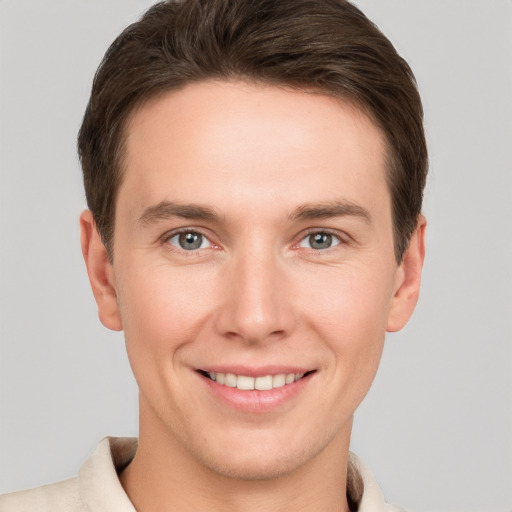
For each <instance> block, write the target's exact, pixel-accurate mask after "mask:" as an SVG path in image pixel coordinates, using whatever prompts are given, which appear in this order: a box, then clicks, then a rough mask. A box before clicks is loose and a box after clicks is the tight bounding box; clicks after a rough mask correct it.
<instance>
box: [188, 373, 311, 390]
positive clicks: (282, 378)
mask: <svg viewBox="0 0 512 512" xmlns="http://www.w3.org/2000/svg"><path fill="white" fill-rule="evenodd" d="M198 372H199V373H200V374H201V375H203V376H204V377H206V378H207V379H210V380H212V381H215V382H216V383H217V384H220V385H221V386H226V387H229V388H237V389H239V390H241V391H252V390H257V391H269V390H271V389H279V388H283V387H285V386H288V385H290V384H293V383H295V382H297V381H299V380H302V379H304V378H305V377H307V376H309V375H311V374H312V373H314V372H315V370H311V371H307V372H304V373H278V374H268V375H260V376H256V377H252V376H250V375H237V374H234V373H222V372H208V371H205V370H198Z"/></svg>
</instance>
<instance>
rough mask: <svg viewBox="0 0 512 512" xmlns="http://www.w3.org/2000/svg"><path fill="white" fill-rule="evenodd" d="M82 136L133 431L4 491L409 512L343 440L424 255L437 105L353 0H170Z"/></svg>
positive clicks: (143, 504) (6, 504)
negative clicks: (130, 378)
mask: <svg viewBox="0 0 512 512" xmlns="http://www.w3.org/2000/svg"><path fill="white" fill-rule="evenodd" d="M79 153H80V158H81V162H82V167H83V172H84V183H85V189H86V195H87V200H88V205H89V208H90V210H87V211H86V212H84V213H83V214H82V216H81V229H82V250H83V254H84V258H85V261H86V264H87V270H88V274H89V278H90V281H91V286H92V290H93V293H94V296H95V298H96V302H97V305H98V312H99V316H100V320H101V321H102V323H103V324H104V325H105V326H107V327H108V328H110V329H114V330H123V331H124V333H125V339H126V346H127V351H128V356H129V359H130V363H131V365H132V369H133V371H134V374H135V377H136V379H137V383H138V386H139V389H140V433H139V440H138V443H137V442H135V441H134V440H126V439H106V440H104V441H102V443H100V445H99V447H98V449H97V450H96V452H95V453H94V454H93V455H92V456H91V458H90V459H89V460H88V461H87V462H86V463H85V464H84V466H83V467H82V469H81V470H80V473H79V477H78V478H77V479H72V480H69V481H66V482H63V483H60V484H54V485H52V486H47V487H43V488H39V489H36V490H32V491H25V492H23V493H18V494H14V495H11V496H6V497H4V498H2V500H0V510H2V511H4V510H5V511H7V510H38V511H39V510H52V511H59V510H77V511H78V510H80V511H81V510H84V511H85V510H91V511H100V510H119V511H133V510H134V509H135V510H138V511H140V512H146V511H151V510H158V511H171V510H195V511H202V510H236V511H251V510H256V509H258V510H260V509H264V510H268V511H286V510H311V511H313V510H315V511H317V510H325V511H327V510H332V511H348V510H359V511H362V512H365V511H378V510H394V508H393V507H391V506H390V505H387V504H386V503H385V501H384V499H383V497H382V495H381V493H380V491H379V490H378V487H377V484H376V483H375V481H374V480H373V477H372V476H371V474H370V473H369V471H368V470H367V469H366V468H365V466H364V464H363V463H362V462H361V461H360V460H358V459H357V458H356V457H355V456H353V455H350V454H349V441H350V434H351V427H352V417H353V414H354V411H355V410H356V408H357V407H358V405H359V403H360V402H361V400H362V399H363V397H364V395H365V394H366V392H367V391H368V389H369V387H370V385H371V382H372V380H373V378H374V376H375V373H376V371H377V367H378V363H379V360H380V356H381V352H382V348H383V343H384V336H385V332H386V331H396V330H399V329H401V328H402V327H403V326H404V325H405V323H406V322H407V321H408V319H409V317H410V315H411V314H412V312H413V309H414V306H415V304H416V300H417V297H418V293H419V285H420V275H421V267H422V263H423V257H424V230H425V221H424V219H423V217H422V216H421V200H422V192H423V188H424V184H425V178H426V171H427V153H426V146H425V140H424V134H423V128H422V110H421V103H420V99H419V96H418V93H417V90H416V87H415V83H414V79H413V75H412V73H411V71H410V69H409V67H408V66H407V64H406V63H405V62H404V61H403V60H402V59H401V58H400V57H399V56H398V55H397V53H396V52H395V50H394V48H393V47H392V45H391V44H390V43H389V41H388V40H387V39H386V38H385V37H384V36H383V35H382V34H381V33H380V32H379V31H378V29H376V28H375V27H374V26H373V25H372V24H371V22H369V21H368V20H367V19H366V18H365V17H364V15H363V14H362V13H361V12H360V11H359V10H358V9H356V8H355V7H353V6H352V5H351V4H349V3H346V2H344V1H341V0H336V1H333V0H322V1H319V0H314V1H313V0H300V1H293V2H268V1H263V0H261V1H250V2H248V1H246V0H243V1H242V0H240V1H228V0H185V1H184V2H165V3H162V4H157V5H156V6H154V7H153V8H152V9H150V10H149V11H148V12H147V13H146V14H145V15H144V17H143V18H142V19H141V20H140V21H139V22H137V23H135V24H134V25H132V26H130V27H128V28H127V29H126V30H125V31H124V32H123V33H122V34H121V36H119V38H118V39H117V40H116V41H115V42H114V44H113V45H112V46H111V48H110V49H109V50H108V52H107V54H106V56H105V59H104V61H103V62H102V64H101V66H100V69H99V70H98V73H97V75H96V78H95V82H94V85H93V90H92V94H91V100H90V102H89V105H88V107H87V111H86V114H85V117H84V121H83V125H82V128H81V131H80V134H79Z"/></svg>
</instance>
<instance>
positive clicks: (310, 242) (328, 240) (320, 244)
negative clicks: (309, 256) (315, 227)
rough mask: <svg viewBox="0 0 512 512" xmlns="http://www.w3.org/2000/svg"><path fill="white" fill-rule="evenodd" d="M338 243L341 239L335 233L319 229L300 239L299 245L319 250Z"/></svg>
mask: <svg viewBox="0 0 512 512" xmlns="http://www.w3.org/2000/svg"><path fill="white" fill-rule="evenodd" d="M340 243H341V240H340V239H339V238H338V237H337V236H336V235H333V234H331V233H326V232H324V231H320V232H317V233H311V234H310V235H308V236H306V237H304V238H303V239H302V240H301V241H300V244H299V247H306V248H308V249H314V250H316V251H321V250H325V249H330V248H331V247H335V246H336V245H339V244H340Z"/></svg>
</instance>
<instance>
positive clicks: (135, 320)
mask: <svg viewBox="0 0 512 512" xmlns="http://www.w3.org/2000/svg"><path fill="white" fill-rule="evenodd" d="M141 268H142V267H141ZM127 275H128V276H129V278H128V279H123V280H121V283H120V287H119V306H120V311H121V317H122V320H123V328H124V331H125V338H126V345H127V350H128V355H129V356H130V360H131V361H132V365H133V364H138V363H139V361H140V360H142V361H143V362H145V363H148V362H149V361H151V364H157V365H159V364H163V363H164V362H169V361H171V362H172V361H173V360H174V359H175V357H179V350H180V348H181V347H182V346H184V345H187V344H188V343H190V342H192V341H193V340H194V339H195V338H196V337H197V333H198V332H199V330H200V329H201V328H202V326H203V324H204V322H205V321H206V317H207V312H208V311H209V304H211V302H212V301H211V297H210V294H209V293H208V292H207V289H199V285H200V283H205V280H204V276H191V275H190V273H187V272H175V271H172V269H170V268H169V267H168V266H166V265H161V266H157V267H153V268H144V270H143V271H140V270H139V271H137V272H136V271H135V266H134V267H133V270H132V271H131V272H130V271H128V273H127ZM164 357H165V358H164ZM134 370H135V369H134Z"/></svg>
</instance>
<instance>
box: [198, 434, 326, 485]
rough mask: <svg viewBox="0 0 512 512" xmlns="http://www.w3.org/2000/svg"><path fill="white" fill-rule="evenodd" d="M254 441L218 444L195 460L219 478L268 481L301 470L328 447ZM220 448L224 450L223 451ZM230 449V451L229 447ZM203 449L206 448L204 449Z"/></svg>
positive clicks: (319, 444) (202, 452) (202, 451)
mask: <svg viewBox="0 0 512 512" xmlns="http://www.w3.org/2000/svg"><path fill="white" fill-rule="evenodd" d="M258 441H259V442H257V441H256V440H255V439H254V438H253V439H252V443H251V444H250V445H248V444H247V442H244V443H230V444H226V443H219V444H217V445H215V446H214V447H210V448H213V449H211V450H208V449H203V450H199V453H195V454H194V456H195V458H196V460H198V461H199V462H200V463H201V464H202V465H203V466H204V467H206V468H208V469H209V470H210V471H212V472H214V473H215V474H217V475H219V476H224V477H226V478H231V479H238V480H247V481H249V480H271V479H276V478H280V477H284V476H286V475H289V474H291V473H293V472H294V471H297V470H298V469H299V468H301V467H303V466H304V465H305V464H307V463H308V461H311V460H312V459H314V458H315V457H316V456H318V454H319V453H320V452H322V451H323V449H324V448H325V445H326V444H328V442H327V443H323V442H321V441H322V439H317V443H316V444H308V443H304V442H302V443H295V445H293V444H291V445H286V443H283V442H280V443H276V442H270V443H269V442H267V443H265V442H264V441H263V440H262V439H259V440H258ZM222 446H223V448H222ZM228 446H229V447H228ZM203 448H205V447H203Z"/></svg>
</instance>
